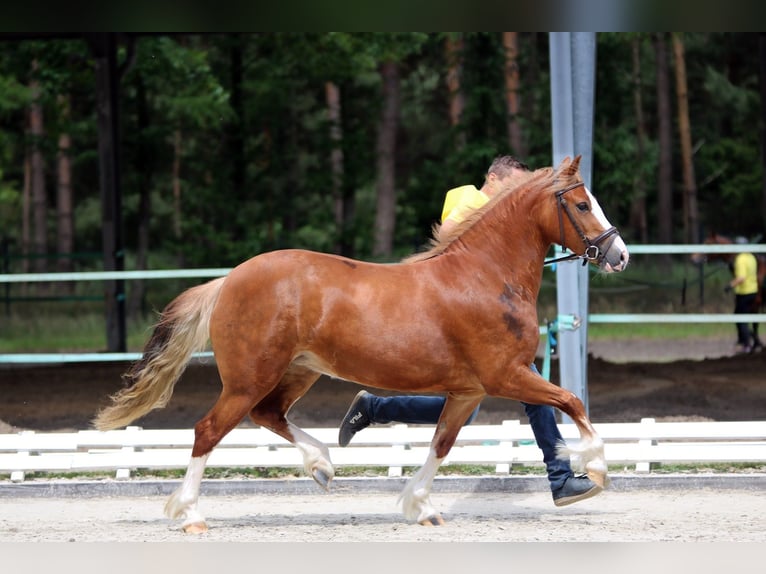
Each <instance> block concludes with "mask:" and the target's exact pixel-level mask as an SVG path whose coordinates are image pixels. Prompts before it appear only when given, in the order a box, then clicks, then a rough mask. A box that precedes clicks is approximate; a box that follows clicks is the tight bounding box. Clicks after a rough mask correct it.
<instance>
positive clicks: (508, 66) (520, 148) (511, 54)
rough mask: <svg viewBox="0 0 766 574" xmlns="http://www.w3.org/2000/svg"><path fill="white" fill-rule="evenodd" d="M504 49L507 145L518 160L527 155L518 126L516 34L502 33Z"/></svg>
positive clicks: (517, 39)
mask: <svg viewBox="0 0 766 574" xmlns="http://www.w3.org/2000/svg"><path fill="white" fill-rule="evenodd" d="M503 48H504V49H505V104H506V113H507V117H508V144H509V147H510V149H511V152H512V153H513V154H515V155H516V156H517V157H519V158H522V159H523V158H525V157H526V155H527V153H526V150H525V149H524V144H523V141H522V137H521V125H520V124H519V112H520V107H521V106H520V104H519V36H518V33H517V32H503Z"/></svg>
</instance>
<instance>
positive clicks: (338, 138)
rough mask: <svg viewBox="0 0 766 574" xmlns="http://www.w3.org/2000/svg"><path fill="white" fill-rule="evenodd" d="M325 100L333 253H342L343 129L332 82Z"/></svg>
mask: <svg viewBox="0 0 766 574" xmlns="http://www.w3.org/2000/svg"><path fill="white" fill-rule="evenodd" d="M324 88H325V90H324V91H325V102H326V103H327V117H328V119H329V122H330V146H331V149H330V173H331V175H332V181H331V183H330V185H331V188H332V198H333V213H334V216H335V245H334V247H333V250H334V252H335V253H337V254H339V255H342V254H343V252H344V244H345V243H346V233H345V229H346V218H345V213H344V209H343V208H344V204H343V130H342V128H341V114H340V90H339V89H338V85H337V84H335V83H334V82H325V85H324Z"/></svg>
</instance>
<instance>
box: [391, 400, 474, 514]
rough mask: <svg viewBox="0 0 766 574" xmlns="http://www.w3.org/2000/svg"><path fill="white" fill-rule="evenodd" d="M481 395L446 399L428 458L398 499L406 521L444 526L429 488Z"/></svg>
mask: <svg viewBox="0 0 766 574" xmlns="http://www.w3.org/2000/svg"><path fill="white" fill-rule="evenodd" d="M483 396H484V395H481V396H472V397H466V396H447V401H446V402H445V403H444V408H443V409H442V414H441V417H440V418H439V422H438V423H437V425H436V432H435V433H434V438H433V439H432V440H431V450H430V451H429V453H428V458H426V462H425V463H424V464H423V466H422V467H421V468H420V470H418V472H416V473H415V475H414V476H413V477H412V478H411V479H410V480H409V482H407V485H406V486H405V487H404V490H403V491H402V494H401V495H400V496H399V501H400V502H401V503H402V510H403V512H404V516H405V517H406V518H407V519H408V520H416V521H417V522H418V523H420V524H422V525H424V526H439V525H442V524H444V519H443V518H442V516H441V514H439V512H437V510H436V509H435V508H434V507H433V505H432V504H431V485H432V484H433V480H434V476H435V475H436V471H437V470H439V465H441V463H442V461H443V460H444V458H445V457H446V456H447V454H448V453H449V451H450V449H451V448H452V445H453V444H455V440H456V439H457V435H458V433H459V432H460V428H461V427H462V426H463V424H464V423H465V421H466V420H468V417H469V416H470V414H471V412H472V411H473V410H474V409H475V408H476V406H477V405H478V404H479V403H480V402H481V399H482V398H483Z"/></svg>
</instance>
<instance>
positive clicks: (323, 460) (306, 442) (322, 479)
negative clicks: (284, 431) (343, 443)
mask: <svg viewBox="0 0 766 574" xmlns="http://www.w3.org/2000/svg"><path fill="white" fill-rule="evenodd" d="M289 427H290V432H291V433H292V435H293V437H294V438H295V443H294V444H295V447H296V448H297V449H298V450H299V451H300V452H301V454H302V455H303V468H304V469H305V471H306V474H308V475H309V476H311V477H312V478H313V479H314V480H316V481H317V483H319V484H320V485H321V486H322V487H323V488H325V489H327V488H328V487H329V485H330V481H331V480H332V479H333V477H334V476H335V468H334V467H333V465H332V462H331V461H330V450H329V449H328V448H327V446H326V445H325V444H323V443H321V442H319V441H318V440H317V439H315V438H314V437H313V436H311V435H310V434H308V433H307V432H305V431H303V430H302V429H300V428H298V427H297V426H295V425H293V424H292V423H289Z"/></svg>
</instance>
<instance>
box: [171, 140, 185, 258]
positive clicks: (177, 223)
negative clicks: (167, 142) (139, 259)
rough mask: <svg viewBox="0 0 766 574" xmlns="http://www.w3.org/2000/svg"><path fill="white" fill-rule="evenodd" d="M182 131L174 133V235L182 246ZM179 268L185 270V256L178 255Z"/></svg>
mask: <svg viewBox="0 0 766 574" xmlns="http://www.w3.org/2000/svg"><path fill="white" fill-rule="evenodd" d="M181 141H182V138H181V130H180V129H176V130H175V131H174V132H173V176H172V182H173V183H172V185H173V235H174V236H175V239H176V241H177V242H178V244H179V245H180V242H181V154H182V153H183V147H182V144H181ZM178 266H179V267H181V268H183V266H184V261H183V255H182V254H181V253H180V252H179V253H178Z"/></svg>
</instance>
